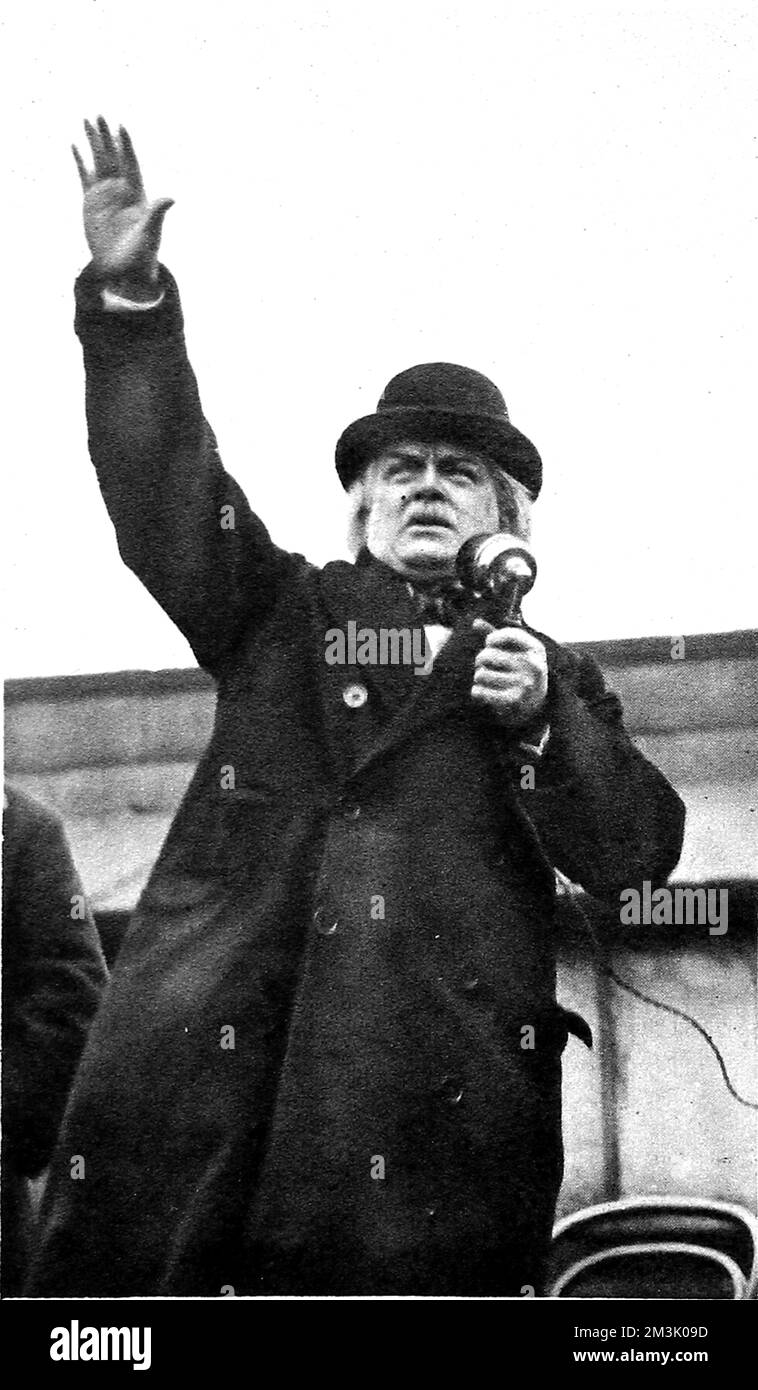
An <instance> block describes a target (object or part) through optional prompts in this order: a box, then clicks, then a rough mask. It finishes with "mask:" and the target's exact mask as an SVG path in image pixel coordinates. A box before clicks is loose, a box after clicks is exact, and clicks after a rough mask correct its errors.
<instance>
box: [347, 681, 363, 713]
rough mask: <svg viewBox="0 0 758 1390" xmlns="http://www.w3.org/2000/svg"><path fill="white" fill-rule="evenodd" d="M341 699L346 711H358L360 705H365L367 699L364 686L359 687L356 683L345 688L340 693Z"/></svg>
mask: <svg viewBox="0 0 758 1390" xmlns="http://www.w3.org/2000/svg"><path fill="white" fill-rule="evenodd" d="M342 698H343V700H344V701H345V704H346V705H347V707H348V709H360V707H361V705H365V703H366V701H367V699H368V691H367V689H366V687H365V685H361V684H360V683H359V682H358V681H356V682H354V683H353V684H352V685H346V686H345V689H344V690H343V692H342Z"/></svg>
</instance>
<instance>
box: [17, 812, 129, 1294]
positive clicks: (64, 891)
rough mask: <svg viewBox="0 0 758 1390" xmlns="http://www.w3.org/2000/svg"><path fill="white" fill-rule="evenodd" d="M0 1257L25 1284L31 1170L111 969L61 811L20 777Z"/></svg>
mask: <svg viewBox="0 0 758 1390" xmlns="http://www.w3.org/2000/svg"><path fill="white" fill-rule="evenodd" d="M2 963H3V983H2V1121H3V1124H2V1228H1V1229H2V1267H1V1270H0V1288H1V1289H2V1293H3V1295H4V1296H5V1297H8V1296H11V1295H15V1296H17V1295H18V1294H19V1293H20V1292H21V1288H22V1283H23V1278H24V1273H25V1264H26V1253H27V1245H28V1243H29V1239H30V1235H31V1230H32V1204H31V1199H30V1191H29V1179H30V1178H36V1177H38V1176H39V1174H40V1173H41V1172H42V1171H43V1170H44V1168H45V1167H46V1166H47V1164H48V1163H49V1161H50V1156H51V1154H52V1152H53V1147H54V1145H55V1141H56V1138H57V1134H58V1127H59V1125H60V1122H61V1118H62V1115H63V1110H64V1107H65V1104H66V1099H67V1096H68V1092H69V1087H70V1086H71V1082H72V1080H73V1077H74V1072H75V1071H76V1067H77V1063H78V1061H79V1058H80V1056H81V1053H82V1049H83V1047H84V1044H85V1041H86V1038H87V1032H88V1030H89V1027H90V1024H91V1022H92V1019H93V1017H94V1014H95V1011H96V1009H97V1006H98V1003H99V1000H100V997H101V995H102V992H103V990H104V988H105V985H106V982H107V978H108V972H107V969H106V965H105V960H104V957H103V952H102V949H101V946H100V938H99V937H98V934H97V928H96V926H95V923H94V920H93V918H92V914H91V912H90V910H89V907H88V906H87V903H86V900H85V896H84V891H83V889H82V884H81V881H80V879H79V875H78V873H77V871H76V867H75V865H74V862H73V859H72V857H71V851H70V849H69V846H68V840H67V839H66V832H65V830H64V827H63V823H62V822H61V820H60V818H59V816H57V815H56V814H55V812H53V811H50V810H49V809H48V808H47V807H46V806H42V805H41V804H40V803H39V802H38V801H35V800H34V799H33V798H32V797H30V796H27V794H26V792H23V791H21V790H20V788H18V787H14V786H9V787H7V789H6V795H5V806H4V810H3V930H2Z"/></svg>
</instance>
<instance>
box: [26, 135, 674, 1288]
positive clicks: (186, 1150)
mask: <svg viewBox="0 0 758 1390" xmlns="http://www.w3.org/2000/svg"><path fill="white" fill-rule="evenodd" d="M88 134H89V139H90V143H91V146H92V152H93V159H94V169H93V171H92V172H90V171H89V170H88V169H87V168H86V167H85V165H84V162H83V161H82V160H81V158H80V157H79V156H78V154H77V160H78V163H79V168H80V174H81V177H82V182H83V185H84V189H85V229H86V231H87V236H88V240H89V244H90V248H91V250H92V256H93V259H92V264H91V265H90V266H89V267H88V269H87V270H86V271H85V272H84V273H83V275H82V276H81V277H80V279H79V282H78V286H77V320H76V322H77V331H78V333H79V336H80V339H81V342H82V345H83V349H84V357H85V365H86V374H87V418H88V424H89V442H90V451H91V454H92V459H93V461H94V463H95V467H96V469H97V472H98V477H99V481H100V486H101V489H102V492H103V496H104V499H105V502H106V506H107V508H108V510H109V513H110V516H111V518H112V520H113V522H114V525H115V528H116V533H117V536H118V542H119V548H120V551H121V554H122V556H123V558H124V560H125V562H126V563H127V564H128V565H129V566H130V567H131V568H132V569H133V570H134V571H135V573H137V574H138V575H139V576H140V578H141V579H142V580H143V581H144V583H145V584H146V585H147V587H148V588H149V589H150V591H151V592H152V593H153V594H154V595H155V597H156V598H157V600H158V602H159V603H160V604H161V605H162V607H163V608H164V609H165V611H166V612H167V613H168V614H169V615H170V616H171V617H172V618H173V619H174V621H175V622H176V623H177V624H178V626H179V628H180V629H181V630H182V632H183V633H184V634H185V635H186V636H187V638H188V639H189V641H190V643H191V645H192V648H193V651H194V652H195V654H196V656H197V659H198V661H199V663H200V664H201V665H202V666H203V667H204V668H205V669H206V670H207V671H209V672H210V673H211V675H212V676H213V678H214V680H215V682H216V685H217V691H218V698H217V707H216V720H215V727H214V730H213V734H212V738H211V741H210V745H209V747H208V749H207V751H206V753H205V755H204V757H203V758H202V761H201V763H200V766H199V767H198V769H197V772H196V774H195V777H194V780H193V782H192V784H191V786H190V788H189V790H188V792H187V795H186V797H185V799H184V802H183V804H182V806H181V807H180V810H179V812H178V814H177V816H176V819H175V821H174V823H173V825H172V828H171V830H170V832H169V835H168V838H167V840H166V843H165V845H164V847H163V850H162V852H161V855H160V857H159V860H158V863H157V865H156V867H155V869H154V871H153V874H152V876H151V878H150V881H149V883H148V885H147V888H146V890H145V892H144V894H143V896H142V898H141V901H140V903H139V906H138V909H137V912H136V915H135V917H134V920H133V922H132V925H131V927H130V930H129V933H128V935H127V938H126V941H125V944H124V946H123V947H122V951H121V955H120V958H119V960H118V963H117V966H116V970H115V978H114V981H113V986H112V989H111V992H110V995H109V999H108V1002H107V1006H106V1007H105V1008H104V1009H103V1011H102V1013H101V1015H100V1017H99V1019H98V1022H97V1024H96V1026H95V1029H94V1032H93V1035H92V1037H91V1040H90V1044H89V1047H88V1049H87V1052H86V1055H85V1058H84V1061H83V1064H82V1067H81V1069H80V1072H79V1075H78V1079H77V1083H76V1087H75V1091H74V1095H73V1096H72V1100H71V1104H70V1106H69V1109H68V1113H67V1118H66V1122H65V1125H64V1131H63V1137H62V1141H61V1144H60V1147H59V1151H58V1155H57V1158H56V1161H55V1164H54V1168H55V1173H54V1176H53V1178H52V1179H51V1183H50V1186H49V1190H48V1200H47V1205H46V1209H45V1212H44V1238H43V1240H42V1242H41V1245H40V1249H39V1252H38V1259H37V1266H36V1273H35V1278H34V1280H33V1283H32V1287H31V1292H36V1293H46V1294H71V1295H86V1294H101V1295H125V1294H137V1295H139V1294H142V1295H144V1294H151V1293H152V1294H202V1295H219V1294H220V1293H221V1292H222V1291H229V1290H230V1289H233V1290H234V1291H235V1292H236V1293H238V1294H255V1293H264V1294H266V1293H270V1294H281V1293H283V1294H347V1295H350V1294H361V1293H374V1294H381V1293H389V1294H397V1295H400V1294H433V1295H443V1294H451V1295H455V1294H519V1293H520V1292H521V1291H522V1290H524V1289H528V1288H534V1289H536V1290H537V1291H539V1287H540V1280H541V1270H542V1263H543V1259H544V1256H545V1252H546V1249H547V1246H548V1243H549V1239H550V1232H551V1225H552V1220H553V1215H554V1210H555V1202H556V1197H557V1193H558V1189H559V1185H560V1181H561V1174H562V1147H561V1124H560V1085H561V1065H560V1057H561V1052H562V1049H563V1047H564V1045H565V1042H566V1037H567V1030H568V1028H569V1027H571V1028H572V1029H573V1030H574V1031H576V1032H577V1033H578V1034H580V1035H582V1034H585V1039H586V1025H583V1021H582V1020H579V1019H577V1018H576V1017H575V1016H568V1015H567V1014H566V1013H565V1012H564V1011H563V1010H561V1008H560V1007H559V1006H558V1005H557V1003H556V998H555V939H554V938H555V897H556V894H555V882H556V877H555V870H556V869H558V870H560V871H561V872H562V873H563V874H564V875H565V876H567V877H568V878H570V879H571V880H572V881H574V882H576V883H581V884H582V885H583V886H584V888H585V889H586V890H587V891H588V892H590V893H592V894H595V895H597V896H599V897H600V898H603V899H605V900H606V901H610V902H611V903H612V902H614V900H615V901H618V899H617V894H618V892H619V891H620V889H621V888H622V887H625V886H628V885H630V884H634V883H638V882H641V881H642V880H643V879H645V878H647V879H652V880H658V881H660V880H662V879H664V878H665V876H666V875H667V874H668V873H669V871H670V870H671V868H672V867H673V865H674V864H675V862H676V859H677V856H678V853H679V849H680V843H681V834H682V820H683V816H682V807H681V803H680V801H679V799H678V797H677V796H676V795H675V793H674V792H673V791H672V790H671V788H670V787H669V786H668V784H667V783H666V781H665V779H664V778H663V777H662V776H661V775H660V774H659V773H658V772H657V771H656V770H655V769H654V768H653V767H652V766H651V765H650V764H649V763H648V762H647V761H646V760H645V759H644V758H643V757H642V756H641V755H640V754H639V753H638V752H637V751H636V749H635V748H634V746H633V745H632V743H631V742H630V740H629V738H628V737H627V735H626V733H625V732H624V730H623V727H622V723H621V715H620V709H619V705H618V702H617V700H616V698H615V697H614V696H613V695H611V694H609V693H607V691H606V690H605V688H604V684H603V680H602V677H601V675H600V672H599V670H598V669H597V667H596V666H595V665H594V664H593V663H592V662H591V661H589V660H587V659H580V658H578V657H576V656H575V655H573V654H572V653H570V652H569V651H566V650H564V649H562V648H560V647H559V646H557V645H556V644H555V643H554V642H552V641H550V640H549V639H547V638H541V637H539V636H538V635H537V634H534V633H532V632H531V631H529V630H528V629H526V628H522V629H516V628H514V627H504V628H498V627H497V625H496V624H495V625H493V624H491V623H490V624H486V623H485V624H483V623H482V621H481V620H480V619H476V617H475V615H474V614H473V613H472V611H471V610H467V608H466V605H465V603H464V604H463V606H462V607H460V608H459V609H458V611H457V613H456V614H451V612H450V611H449V603H450V602H451V601H452V595H451V594H450V593H449V592H448V590H449V582H447V581H449V576H450V575H451V572H452V568H453V563H454V560H455V556H456V554H457V551H458V549H459V547H460V546H461V544H462V543H463V541H465V540H466V539H467V538H468V537H469V536H471V535H472V534H476V533H479V532H482V531H484V532H494V531H497V530H498V529H503V523H504V521H507V522H509V524H510V529H513V528H514V526H517V525H518V524H519V517H523V506H521V503H523V499H524V495H526V496H527V497H529V498H533V497H534V496H536V493H537V492H538V491H539V486H540V480H541V465H540V460H539V455H538V453H537V451H536V449H535V448H534V445H533V444H531V442H530V441H529V440H528V439H526V437H525V436H524V435H522V434H521V433H520V432H519V431H518V430H516V429H515V428H514V427H513V425H512V424H511V423H510V421H509V419H508V416H507V413H506V410H505V404H504V402H503V399H502V396H501V395H500V393H499V391H498V390H497V388H496V387H494V386H493V385H492V383H491V382H489V381H488V380H487V379H486V378H484V377H482V376H480V375H479V374H478V373H476V372H472V371H469V370H468V369H465V368H460V367H455V366H452V365H451V364H431V365H427V366H425V367H422V368H412V369H410V370H409V371H408V372H404V373H401V374H400V376H399V377H396V378H395V379H394V380H393V382H391V383H390V385H389V386H388V388H387V390H386V392H385V395H384V397H383V400H382V402H381V403H380V408H379V409H378V410H377V412H376V414H375V415H372V416H368V417H365V418H364V419H363V420H360V421H357V422H355V424H353V425H351V426H350V427H349V429H348V430H346V431H345V433H344V434H343V436H342V438H341V439H340V442H339V444H338V448H337V467H338V471H339V474H340V477H341V479H342V481H343V483H344V484H345V486H346V487H348V488H349V489H350V490H351V493H352V494H353V495H354V497H355V500H356V506H355V518H354V519H355V524H356V528H357V536H358V543H359V551H358V555H357V560H356V562H355V563H348V562H346V561H337V562H334V563H330V564H327V565H326V566H324V567H323V568H317V567H315V566H314V565H312V564H310V563H308V562H307V561H306V560H305V559H304V558H303V557H302V556H300V555H295V554H290V553H288V552H286V551H285V550H283V549H280V548H279V547H278V546H276V545H274V544H273V543H272V541H271V539H270V537H269V535H268V533H267V531H266V529H265V527H264V526H263V524H262V522H261V521H260V520H259V519H258V518H257V517H256V516H255V515H253V513H252V511H251V510H250V508H249V506H248V503H247V501H246V499H245V497H244V496H243V494H242V493H241V491H240V489H239V488H238V486H237V485H236V484H235V482H234V481H233V480H232V479H231V478H230V477H229V476H228V475H227V474H226V473H225V471H224V469H223V468H222V465H221V462H220V460H219V457H218V454H217V450H216V445H215V441H214V437H213V435H212V433H211V431H210V429H209V427H208V425H207V424H206V421H205V419H204V417H203V413H202V410H201V406H200V402H199V399H198V394H197V388H196V384H195V379H194V376H193V373H192V370H191V368H190V366H189V363H188V361H187V356H186V352H185V346H184V340H183V335H182V317H181V312H180V307H179V300H178V296H177V291H176V286H175V284H174V282H173V280H172V278H171V276H170V275H169V274H168V272H167V271H166V270H165V269H164V268H163V267H161V266H159V265H158V262H157V249H158V241H159V236H160V228H161V223H162V218H163V215H164V213H165V211H166V208H167V206H168V205H169V204H168V201H167V200H165V199H164V200H160V201H158V202H154V203H148V202H147V201H146V199H145V195H144V190H143V186H142V181H141V178H140V173H139V168H138V165H137V161H136V159H135V157H134V152H133V149H132V146H131V142H130V141H129V138H128V135H127V134H126V132H125V131H123V130H121V131H120V132H119V134H118V136H114V135H112V134H111V132H110V130H109V128H108V126H107V125H106V123H105V122H104V121H102V119H101V120H99V121H98V123H97V125H96V126H94V127H93V126H88ZM504 499H505V500H504ZM508 499H510V501H508ZM509 506H511V511H510V513H509V510H508V508H509ZM458 598H459V599H460V595H459V596H458ZM351 624H352V625H353V626H352V628H351ZM419 625H422V626H423V628H424V631H425V636H426V639H427V641H428V643H429V645H430V649H431V651H432V652H433V653H434V654H435V657H434V662H433V665H432V666H431V671H430V672H429V673H428V674H426V675H425V676H424V677H423V678H419V677H418V675H417V673H416V672H417V668H416V667H415V666H413V665H411V664H404V663H403V662H401V661H396V662H394V664H393V663H392V662H391V661H390V662H388V663H385V664H383V665H381V664H376V665H367V664H364V662H363V661H362V660H361V659H360V653H358V652H357V651H356V649H355V644H353V647H352V648H351V646H350V641H349V640H347V635H348V634H349V633H350V632H351V631H352V632H353V634H354V633H355V632H356V631H358V632H360V633H363V634H364V635H365V634H366V633H368V634H371V633H374V634H376V633H381V632H382V630H384V631H385V632H386V631H395V632H398V631H400V630H403V629H408V630H410V629H413V628H414V627H415V628H418V627H419ZM336 633H343V634H346V642H345V645H344V660H341V659H339V657H338V656H337V657H335V656H334V654H335V652H336V651H337V647H338V645H339V644H336V642H335V634H336ZM369 646H370V644H369ZM327 649H328V650H329V651H331V653H332V656H333V658H334V659H331V660H329V659H327ZM525 766H528V767H529V768H531V769H532V770H533V772H534V776H533V777H529V776H524V775H523V769H524V767H525ZM74 1152H75V1153H82V1154H84V1155H85V1157H86V1161H87V1165H88V1166H87V1174H88V1177H87V1181H86V1182H84V1183H74V1182H72V1181H71V1179H70V1176H69V1171H68V1165H69V1158H70V1154H71V1153H74Z"/></svg>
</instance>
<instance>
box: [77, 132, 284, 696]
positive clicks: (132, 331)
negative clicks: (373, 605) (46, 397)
mask: <svg viewBox="0 0 758 1390" xmlns="http://www.w3.org/2000/svg"><path fill="white" fill-rule="evenodd" d="M85 127H86V130H87V134H88V138H89V142H90V146H91V150H92V159H93V169H92V171H91V172H90V171H88V169H87V168H86V166H85V164H84V161H83V159H82V157H81V155H80V154H79V152H78V151H77V150H75V151H74V154H75V158H76V162H77V167H78V169H79V174H80V178H81V181H82V186H83V190H84V227H85V234H86V237H87V242H88V245H89V247H90V251H91V252H92V262H91V264H90V265H89V266H88V268H87V270H85V272H84V273H83V275H81V276H80V277H79V280H78V282H77V314H76V329H77V333H78V334H79V337H80V339H81V342H82V347H83V350H84V361H85V368H86V374H87V424H88V429H89V446H90V453H91V456H92V460H93V463H94V464H95V468H96V469H97V473H98V479H99V482H100V486H101V489H102V493H103V497H104V499H105V503H106V506H107V508H108V511H109V514H110V517H111V520H112V521H113V524H114V526H115V528H116V534H117V537H118V544H119V549H120V551H121V555H122V557H123V559H124V560H125V562H126V564H127V565H129V567H130V569H132V570H134V572H135V573H136V574H137V575H138V576H139V578H140V579H141V580H142V581H143V583H144V584H145V585H146V586H147V588H148V589H149V590H150V592H151V593H152V594H153V595H154V597H155V598H156V599H157V600H158V602H159V603H160V604H161V606H162V607H163V608H164V609H165V611H166V612H167V613H168V614H169V616H170V617H171V618H172V619H173V620H174V622H176V624H177V626H178V627H179V628H180V629H181V631H182V632H183V633H184V635H185V636H186V637H187V639H188V641H189V642H190V645H191V646H192V648H193V651H194V652H195V655H196V656H197V659H198V661H199V662H200V664H201V665H203V666H206V667H207V668H208V669H209V670H210V671H212V672H215V671H217V670H218V669H219V668H220V667H221V666H222V665H223V662H224V659H225V657H226V655H227V654H228V653H229V652H230V651H231V650H232V649H233V647H234V646H235V644H236V642H237V641H238V640H239V637H240V636H241V633H242V631H243V630H244V628H245V626H246V625H247V624H248V623H249V622H251V621H253V620H255V619H256V618H262V617H264V616H265V614H266V613H267V612H268V610H269V609H270V607H271V606H272V604H273V602H274V599H275V597H276V594H277V591H278V588H279V585H280V583H281V582H282V581H283V579H284V577H285V575H286V573H287V571H288V570H289V569H290V568H291V566H292V565H293V564H294V563H295V562H294V560H293V557H292V556H290V555H289V554H288V553H287V552H286V551H283V550H280V549H278V548H277V547H276V546H274V545H273V543H272V542H271V539H270V537H269V535H268V532H267V531H266V528H265V527H264V526H263V524H262V522H260V521H259V520H258V518H257V517H255V516H254V515H253V513H252V512H251V510H250V507H249V505H248V503H247V500H246V498H245V496H244V494H243V493H242V491H241V490H240V488H239V487H238V486H237V484H236V483H235V482H234V480H233V479H232V478H231V477H229V475H228V474H227V473H226V472H225V471H224V469H223V467H222V465H221V461H220V459H219V457H218V452H217V449H216V442H215V439H214V437H213V433H212V431H211V429H210V427H209V425H208V424H207V422H206V420H205V418H204V416H203V412H202V407H201V404H200V399H199V396H198V391H197V383H196V381H195V377H194V373H193V372H192V368H191V367H190V365H189V362H188V360H187V354H186V349H185V345H184V336H183V322H182V315H181V309H180V305H179V298H178V294H177V290H176V286H175V284H174V281H173V280H172V278H171V276H170V275H169V274H168V272H167V271H165V270H164V269H163V268H162V267H160V266H159V263H158V259H157V257H158V249H159V242H160V234H161V228H162V223H163V217H164V216H165V213H166V211H167V209H168V208H169V207H170V206H171V199H167V198H161V199H157V200H156V201H153V202H148V201H147V199H146V197H145V192H144V187H143V183H142V176H141V173H140V169H139V165H138V163H137V159H136V156H135V154H134V149H133V146H132V143H131V140H130V138H129V135H128V133H127V132H126V131H125V130H124V129H123V128H121V129H120V130H119V133H118V135H116V136H114V135H112V134H111V132H110V129H109V127H108V125H107V124H106V122H105V121H104V120H103V119H102V118H100V119H99V120H98V122H97V125H96V126H92V125H90V124H89V122H86V123H85ZM125 304H126V306H127V307H124V305H125ZM128 306H131V307H128Z"/></svg>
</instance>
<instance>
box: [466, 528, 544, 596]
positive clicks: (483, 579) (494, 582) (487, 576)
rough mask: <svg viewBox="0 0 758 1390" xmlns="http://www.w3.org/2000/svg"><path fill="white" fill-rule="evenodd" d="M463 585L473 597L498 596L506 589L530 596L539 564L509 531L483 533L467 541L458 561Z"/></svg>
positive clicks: (522, 543)
mask: <svg viewBox="0 0 758 1390" xmlns="http://www.w3.org/2000/svg"><path fill="white" fill-rule="evenodd" d="M455 571H456V575H457V577H458V579H459V580H460V582H461V584H462V585H463V586H464V588H465V589H467V590H468V591H469V592H470V593H473V594H477V595H482V594H498V593H500V592H502V591H503V590H505V589H509V588H512V589H514V590H517V591H518V594H519V597H523V595H524V594H528V592H529V590H530V589H531V587H532V585H533V584H534V581H535V579H536V578H537V562H536V560H535V558H534V556H533V555H532V552H531V550H530V549H529V548H528V546H526V545H524V542H523V541H522V540H521V539H520V538H519V537H518V536H513V535H511V534H509V533H508V532H507V531H496V532H495V533H494V535H491V534H487V533H486V532H482V533H481V534H479V535H476V536H470V537H469V539H468V540H467V541H464V543H463V545H462V546H461V548H460V550H459V551H458V555H457V558H456V561H455Z"/></svg>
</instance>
